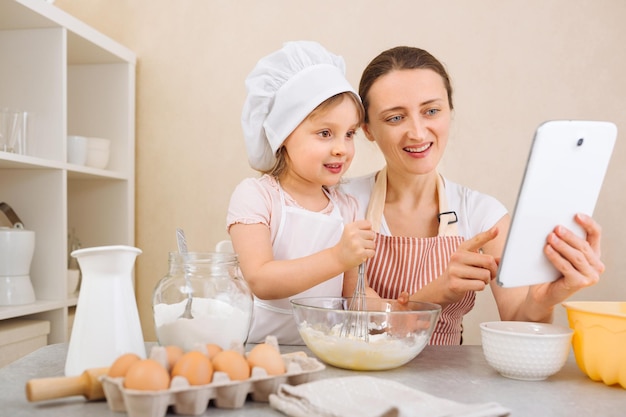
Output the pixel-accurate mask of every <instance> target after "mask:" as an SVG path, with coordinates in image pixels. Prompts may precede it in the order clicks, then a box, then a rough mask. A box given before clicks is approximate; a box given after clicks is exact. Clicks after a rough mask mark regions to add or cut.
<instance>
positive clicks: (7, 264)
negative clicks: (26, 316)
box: [0, 202, 35, 306]
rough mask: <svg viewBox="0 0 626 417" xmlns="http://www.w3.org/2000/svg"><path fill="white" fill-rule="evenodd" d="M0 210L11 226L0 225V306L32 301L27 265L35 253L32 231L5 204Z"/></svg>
mask: <svg viewBox="0 0 626 417" xmlns="http://www.w3.org/2000/svg"><path fill="white" fill-rule="evenodd" d="M0 211H2V213H4V215H5V216H6V218H7V219H8V220H9V222H10V224H11V227H0V306H3V305H20V304H30V303H33V302H35V290H34V289H33V284H32V283H31V281H30V264H31V261H32V259H33V254H34V252H35V232H34V231H32V230H26V229H24V224H23V223H22V221H21V220H20V218H19V217H18V216H17V214H16V213H15V211H13V209H12V208H11V206H9V205H8V204H7V203H4V202H2V203H0Z"/></svg>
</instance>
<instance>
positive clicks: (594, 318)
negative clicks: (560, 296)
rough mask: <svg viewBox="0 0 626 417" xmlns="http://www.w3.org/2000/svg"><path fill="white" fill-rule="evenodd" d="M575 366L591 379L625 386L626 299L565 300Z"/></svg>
mask: <svg viewBox="0 0 626 417" xmlns="http://www.w3.org/2000/svg"><path fill="white" fill-rule="evenodd" d="M563 306H564V307H565V309H566V310H567V318H568V320H569V326H570V327H571V328H572V329H573V330H574V336H573V338H572V347H573V349H574V356H575V358H576V363H577V364H578V367H579V368H580V369H581V371H583V372H584V373H585V374H586V375H587V376H588V377H589V378H591V379H592V380H594V381H602V382H604V383H605V384H606V385H615V384H619V385H621V386H622V387H623V388H626V302H617V301H568V302H565V303H563Z"/></svg>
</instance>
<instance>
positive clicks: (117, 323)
mask: <svg viewBox="0 0 626 417" xmlns="http://www.w3.org/2000/svg"><path fill="white" fill-rule="evenodd" d="M139 254H141V250H140V249H138V248H134V247H131V246H122V245H118V246H100V247H93V248H85V249H78V250H75V251H73V252H72V253H71V255H72V256H73V257H74V258H76V259H77V260H78V265H79V266H80V269H81V271H82V277H83V281H82V284H81V289H80V293H79V296H78V304H77V306H76V316H75V317H74V326H73V327H72V336H71V338H70V343H69V348H68V352H67V359H66V362H65V375H66V376H76V375H80V374H82V373H83V372H84V371H85V370H86V369H89V368H101V367H107V366H111V364H112V363H113V361H114V360H115V359H116V358H117V357H118V356H120V355H122V354H124V353H136V354H137V355H139V356H140V357H141V358H145V357H146V348H145V344H144V340H143V334H142V332H141V324H140V322H139V312H138V310H137V302H136V300H135V292H134V290H133V286H132V275H131V272H132V270H133V265H134V263H135V259H136V258H137V255H139Z"/></svg>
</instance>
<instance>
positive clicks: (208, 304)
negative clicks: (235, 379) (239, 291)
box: [154, 297, 250, 351]
mask: <svg viewBox="0 0 626 417" xmlns="http://www.w3.org/2000/svg"><path fill="white" fill-rule="evenodd" d="M186 304H187V300H184V301H181V302H179V303H176V304H164V303H161V304H156V305H155V306H154V320H155V325H156V331H157V337H158V339H159V343H160V344H161V345H163V346H166V345H178V346H180V347H182V348H183V349H184V350H185V351H188V350H193V349H194V348H195V347H196V344H198V343H200V344H206V343H214V344H216V345H220V346H221V347H222V349H230V348H231V347H232V345H233V344H237V343H239V344H241V343H243V342H244V341H245V340H246V337H247V336H248V330H249V327H250V313H248V312H245V311H243V310H241V309H240V308H238V307H236V306H232V305H230V304H228V303H226V302H224V301H221V300H217V299H213V298H197V297H194V298H193V300H192V304H191V305H192V310H191V314H192V316H193V318H192V319H186V318H181V317H180V316H181V315H182V314H183V311H184V310H185V305H186Z"/></svg>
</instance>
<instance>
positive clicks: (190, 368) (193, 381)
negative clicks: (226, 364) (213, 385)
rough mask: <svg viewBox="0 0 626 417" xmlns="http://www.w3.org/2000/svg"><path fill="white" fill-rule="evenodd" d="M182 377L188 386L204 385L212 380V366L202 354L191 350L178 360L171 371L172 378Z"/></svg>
mask: <svg viewBox="0 0 626 417" xmlns="http://www.w3.org/2000/svg"><path fill="white" fill-rule="evenodd" d="M175 376H182V377H185V378H186V379H187V381H188V382H189V384H190V385H205V384H208V383H210V382H211V381H212V380H213V365H212V364H211V360H210V359H209V358H208V357H207V356H206V355H205V354H203V353H201V352H198V351H195V350H192V351H189V352H187V353H185V354H183V356H181V357H180V359H178V361H177V362H176V365H174V368H173V369H172V378H174V377H175Z"/></svg>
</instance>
